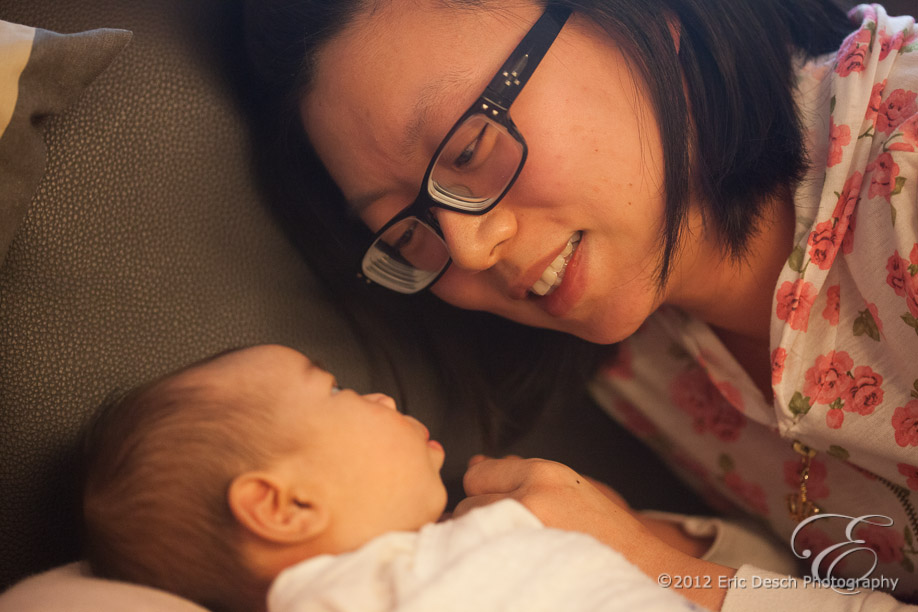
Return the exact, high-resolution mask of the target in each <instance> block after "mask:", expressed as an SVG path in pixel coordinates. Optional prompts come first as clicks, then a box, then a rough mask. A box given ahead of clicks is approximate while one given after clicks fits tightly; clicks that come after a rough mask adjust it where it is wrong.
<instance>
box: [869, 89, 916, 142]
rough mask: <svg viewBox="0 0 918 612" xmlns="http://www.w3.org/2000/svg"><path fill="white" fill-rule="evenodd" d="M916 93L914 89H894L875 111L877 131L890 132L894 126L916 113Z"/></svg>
mask: <svg viewBox="0 0 918 612" xmlns="http://www.w3.org/2000/svg"><path fill="white" fill-rule="evenodd" d="M916 98H918V94H916V93H915V92H914V91H908V90H905V89H896V90H895V91H893V92H892V93H891V94H889V97H888V98H886V100H885V101H884V102H883V103H882V104H881V105H880V109H879V111H877V131H878V132H883V133H884V134H891V133H892V131H893V130H895V129H896V127H897V126H898V125H899V124H900V123H902V122H903V121H905V120H906V119H908V118H909V117H911V116H912V115H914V114H915V113H918V102H916Z"/></svg>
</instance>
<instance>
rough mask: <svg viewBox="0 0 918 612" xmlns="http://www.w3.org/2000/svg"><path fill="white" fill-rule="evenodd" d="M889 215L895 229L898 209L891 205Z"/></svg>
mask: <svg viewBox="0 0 918 612" xmlns="http://www.w3.org/2000/svg"><path fill="white" fill-rule="evenodd" d="M889 214H890V216H891V217H892V224H893V227H895V225H896V207H895V206H893V205H892V204H890V205H889Z"/></svg>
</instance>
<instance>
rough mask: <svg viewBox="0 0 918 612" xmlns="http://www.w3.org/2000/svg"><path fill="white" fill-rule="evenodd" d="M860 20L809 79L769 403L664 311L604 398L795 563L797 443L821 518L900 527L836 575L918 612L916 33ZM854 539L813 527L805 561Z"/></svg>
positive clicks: (714, 349) (726, 356) (867, 529)
mask: <svg viewBox="0 0 918 612" xmlns="http://www.w3.org/2000/svg"><path fill="white" fill-rule="evenodd" d="M850 16H851V18H852V20H853V22H854V23H855V24H860V27H859V29H858V30H857V31H855V32H854V33H852V34H851V35H850V36H849V37H848V38H847V39H846V40H845V42H844V44H843V46H842V48H841V49H840V50H839V52H838V53H837V54H832V55H830V56H824V57H822V58H819V59H818V60H813V61H809V62H807V63H803V62H801V63H800V65H799V68H798V72H797V74H798V91H797V94H796V95H797V103H798V108H799V111H800V113H801V118H802V121H803V125H804V126H805V129H806V130H807V132H806V133H807V147H808V155H809V159H810V162H811V170H810V171H809V173H808V175H807V177H806V179H805V180H804V181H803V182H802V183H801V185H800V186H799V188H798V189H797V192H796V193H795V206H796V233H795V238H794V240H795V243H794V248H793V252H792V254H791V256H790V257H789V258H788V261H787V263H786V265H785V267H784V268H783V270H782V272H781V274H780V277H779V279H778V282H777V286H776V288H775V293H774V298H773V311H772V322H771V338H770V347H771V358H772V388H773V391H774V400H773V402H771V403H769V402H767V401H766V400H765V399H764V397H763V395H762V393H761V392H760V391H759V390H758V389H757V388H756V386H755V385H754V384H753V382H752V380H751V379H750V378H749V376H748V375H747V374H746V373H745V371H743V370H742V368H741V367H740V366H739V365H738V363H737V362H736V360H735V359H734V358H733V357H732V356H731V355H730V353H728V352H727V350H726V349H725V348H724V346H723V345H722V344H721V343H720V341H719V340H718V338H717V337H716V336H715V335H714V333H713V332H712V330H711V329H710V328H709V327H708V326H707V325H706V324H705V323H703V322H701V321H698V320H695V319H692V318H690V317H688V316H686V315H685V314H683V313H681V312H679V311H677V310H675V309H668V308H663V309H661V310H660V311H658V312H657V313H655V314H654V315H653V316H652V317H650V319H648V321H647V322H646V324H645V325H644V326H643V327H642V328H641V329H640V330H639V331H638V332H637V333H636V334H635V335H634V336H633V337H632V338H630V339H629V340H627V341H626V342H625V343H623V345H622V348H621V351H620V353H619V355H618V357H617V358H616V360H615V361H614V362H613V363H610V364H608V366H607V367H606V368H605V369H604V370H603V371H602V372H601V374H600V376H599V378H598V380H597V381H596V382H595V383H594V386H593V391H594V395H595V396H596V397H597V399H598V400H599V402H600V404H601V405H602V406H603V407H604V408H605V409H606V410H607V411H608V412H609V413H610V414H611V415H613V416H614V417H615V418H616V419H618V420H619V421H621V422H622V423H623V424H624V425H625V426H626V427H628V428H629V429H631V430H632V431H633V432H634V433H635V434H636V435H638V436H640V437H642V438H643V439H644V440H645V441H646V442H647V443H648V444H650V445H651V446H652V447H654V448H655V449H656V450H657V451H658V452H659V453H660V454H661V456H662V457H663V458H664V459H666V460H668V462H669V463H670V464H671V465H672V467H673V468H674V469H675V470H676V471H677V472H679V473H680V474H681V475H682V476H683V477H684V478H685V479H686V480H687V481H688V482H689V483H691V484H692V485H693V486H694V487H695V488H696V489H697V490H699V491H700V492H701V493H702V494H703V495H704V496H706V497H707V499H709V500H710V501H711V503H712V504H714V505H715V506H716V507H717V508H719V509H729V508H738V509H741V510H742V511H744V512H745V513H747V514H751V515H753V516H755V517H757V518H760V519H761V520H762V521H763V522H764V523H766V524H767V526H768V527H769V528H770V530H771V531H772V532H773V533H775V534H776V535H777V537H778V538H779V539H780V540H781V541H783V542H787V543H788V544H787V546H788V549H790V542H789V541H790V537H791V534H792V533H793V531H794V529H795V527H797V525H798V524H799V520H798V519H795V518H793V517H792V516H791V513H790V512H789V510H788V496H790V495H794V494H795V493H799V491H800V481H801V471H802V469H803V466H804V465H805V460H804V457H803V455H801V454H800V453H798V452H795V450H794V448H793V443H794V442H799V443H801V444H802V445H805V446H806V447H809V448H810V449H813V450H814V451H816V454H815V455H814V456H813V457H812V459H811V460H810V462H809V469H808V480H807V487H806V489H807V497H808V499H809V500H811V501H812V502H813V503H815V504H816V505H817V506H818V507H819V508H820V509H821V511H822V513H824V514H825V513H834V514H839V515H846V516H851V517H860V516H863V515H883V516H884V517H889V518H891V519H892V521H893V525H892V526H886V525H881V524H870V523H866V522H864V523H859V524H858V525H857V526H856V527H855V528H854V529H853V534H852V536H853V537H852V538H851V539H861V540H864V541H865V542H866V545H867V546H869V547H870V548H871V549H872V550H873V551H874V552H875V555H874V554H873V553H870V552H866V551H860V552H853V553H851V554H843V553H844V552H846V550H848V549H846V548H844V547H842V548H841V549H840V550H836V552H835V553H833V554H832V555H831V556H830V559H837V560H838V565H837V567H836V568H835V569H834V570H832V574H833V575H834V576H853V577H860V576H864V575H865V574H868V573H871V572H870V570H871V568H870V566H871V563H872V562H873V560H874V557H875V558H876V561H877V563H878V564H877V567H876V568H875V569H874V570H873V571H872V573H871V575H872V576H880V575H882V576H886V577H890V578H892V577H896V578H899V579H900V581H899V584H898V587H897V588H896V589H895V591H894V594H895V595H896V596H897V597H898V598H900V599H903V600H905V601H912V602H914V603H918V570H916V566H918V512H916V508H918V494H916V492H918V28H916V27H915V23H914V20H913V19H912V18H910V17H896V18H892V17H889V16H888V15H887V14H886V12H885V10H884V9H883V8H882V7H880V6H878V5H871V6H868V5H862V6H860V7H858V8H856V9H854V10H853V11H852V12H851V15H850ZM873 522H874V523H880V522H882V521H881V520H875V521H873ZM846 525H847V522H846V521H844V520H842V519H833V518H831V517H828V518H823V519H820V520H817V521H813V522H812V523H811V524H809V525H807V526H806V527H805V528H804V529H802V530H801V531H800V533H799V534H798V536H797V538H796V539H795V549H796V551H798V552H800V551H803V550H805V549H809V550H811V551H813V553H814V554H816V553H819V552H820V551H823V550H825V549H827V548H828V547H830V546H831V545H833V544H836V543H841V542H847V541H848V540H849V538H848V537H847V536H846V535H845V533H844V528H845V527H846ZM810 558H811V559H812V557H810ZM809 563H810V562H809V561H807V562H806V563H805V564H802V565H801V572H803V573H809V572H810V565H809ZM766 595H767V594H766V593H765V592H764V591H763V592H762V593H760V596H763V597H764V596H766Z"/></svg>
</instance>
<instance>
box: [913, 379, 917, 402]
mask: <svg viewBox="0 0 918 612" xmlns="http://www.w3.org/2000/svg"><path fill="white" fill-rule="evenodd" d="M912 387H913V388H914V389H915V390H914V391H912V397H914V398H915V399H918V378H916V379H915V383H914V384H913V385H912Z"/></svg>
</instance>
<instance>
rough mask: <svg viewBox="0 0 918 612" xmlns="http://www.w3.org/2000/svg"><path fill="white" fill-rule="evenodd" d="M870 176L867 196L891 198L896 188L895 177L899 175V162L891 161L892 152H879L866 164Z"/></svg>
mask: <svg viewBox="0 0 918 612" xmlns="http://www.w3.org/2000/svg"><path fill="white" fill-rule="evenodd" d="M867 172H872V173H873V174H872V176H871V177H870V190H869V191H868V192H867V197H870V198H873V197H875V196H878V195H879V196H883V197H884V198H886V201H887V202H888V201H890V199H891V198H892V192H893V191H894V190H895V188H896V177H897V176H899V164H897V163H896V162H894V161H893V156H892V153H888V152H887V153H881V154H880V156H879V157H877V158H876V159H875V160H874V161H873V162H871V163H869V164H867Z"/></svg>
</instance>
